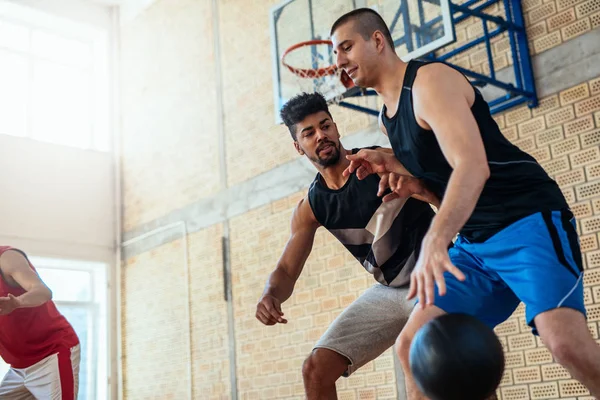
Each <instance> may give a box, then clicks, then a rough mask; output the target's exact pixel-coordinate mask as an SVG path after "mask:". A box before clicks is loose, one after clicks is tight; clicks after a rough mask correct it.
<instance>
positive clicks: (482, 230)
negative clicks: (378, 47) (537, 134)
mask: <svg viewBox="0 0 600 400" xmlns="http://www.w3.org/2000/svg"><path fill="white" fill-rule="evenodd" d="M438 62H440V61H435V60H433V61H422V60H411V61H410V62H409V63H408V64H407V67H406V71H405V74H404V79H403V83H402V90H401V92H400V98H399V100H398V110H397V111H396V113H395V114H394V115H393V116H388V115H386V111H387V109H386V108H385V107H384V109H383V113H382V114H383V115H382V118H381V120H382V122H383V124H384V126H385V128H386V130H387V133H388V137H389V140H390V143H391V145H392V148H393V150H394V154H395V156H396V158H397V159H398V160H400V162H401V163H402V164H403V165H404V167H405V168H406V169H407V170H408V171H409V172H410V173H411V174H412V175H413V176H415V177H417V178H420V179H422V180H423V181H424V182H425V184H426V185H427V187H428V188H429V189H430V190H431V191H433V192H434V193H435V194H436V195H437V196H438V197H439V198H443V196H444V193H445V191H446V189H447V186H448V182H449V180H450V175H451V173H452V167H451V166H450V165H449V163H448V161H447V160H446V157H445V156H444V154H443V152H442V149H441V147H440V145H439V142H438V140H437V138H436V135H435V133H434V132H433V131H431V130H428V129H424V128H423V127H421V126H420V125H419V124H418V122H417V119H416V116H415V111H414V107H413V97H414V96H413V94H414V93H413V90H412V89H413V86H414V82H415V79H416V76H417V73H418V71H419V69H420V68H421V67H424V66H426V65H429V64H432V63H438ZM440 63H442V64H444V65H446V66H447V67H449V68H453V66H452V65H449V64H447V63H444V62H440ZM453 69H455V70H456V68H453ZM458 72H460V71H458ZM462 76H463V77H464V78H465V79H466V77H465V76H464V74H462ZM467 82H468V79H467ZM470 85H471V87H472V88H473V91H474V92H475V98H474V100H473V104H472V105H471V107H470V111H471V113H472V115H473V117H474V119H475V122H476V123H477V127H478V130H479V134H480V136H481V140H482V142H483V146H484V149H485V152H486V157H487V160H488V166H489V169H490V177H489V179H488V180H487V181H486V184H485V186H484V188H483V190H482V192H481V195H480V196H479V199H478V202H477V204H476V206H475V209H474V210H473V213H472V214H471V216H470V218H469V220H468V221H467V222H466V224H465V226H464V227H463V229H462V230H461V232H460V233H461V234H462V235H463V236H465V237H467V238H468V239H470V240H472V241H485V240H486V239H487V238H489V237H491V236H492V235H494V234H495V233H497V232H498V231H500V230H501V229H503V228H504V227H506V226H508V225H510V224H511V223H513V222H515V221H517V220H519V219H521V218H523V217H525V216H527V215H531V214H533V213H536V212H540V211H548V210H560V209H563V208H566V207H567V203H566V201H565V199H564V196H563V195H562V192H561V191H560V188H559V187H558V185H557V184H556V182H554V181H553V180H552V179H551V178H550V177H549V176H548V174H547V173H546V171H545V170H544V169H543V168H542V167H541V166H540V165H539V163H538V162H537V161H536V160H535V159H534V158H533V157H532V156H531V155H530V154H528V153H526V152H524V151H522V150H521V149H519V148H518V147H517V146H515V145H514V144H513V143H511V142H510V141H509V140H508V139H506V137H505V136H504V135H503V134H502V132H501V131H500V128H499V127H498V124H497V123H496V121H495V120H494V118H493V117H492V115H491V113H490V108H489V105H488V104H487V102H486V101H485V99H484V98H483V96H482V94H481V92H480V91H479V90H478V89H477V88H476V87H475V86H473V85H472V84H470Z"/></svg>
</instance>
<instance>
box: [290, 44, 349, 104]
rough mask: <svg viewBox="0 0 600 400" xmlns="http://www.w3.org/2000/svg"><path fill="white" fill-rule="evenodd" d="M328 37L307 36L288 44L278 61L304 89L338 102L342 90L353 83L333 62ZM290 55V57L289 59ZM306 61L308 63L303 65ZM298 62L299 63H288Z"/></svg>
mask: <svg viewBox="0 0 600 400" xmlns="http://www.w3.org/2000/svg"><path fill="white" fill-rule="evenodd" d="M332 50H333V43H332V42H331V40H322V39H315V40H308V41H306V42H300V43H297V44H295V45H292V46H291V47H289V48H288V49H287V50H286V51H285V52H284V53H283V55H282V56H281V63H282V64H283V65H284V66H285V67H286V68H287V69H288V70H289V71H290V72H291V73H292V74H294V75H296V77H297V78H298V82H297V83H298V85H299V86H300V88H301V89H302V90H303V91H304V92H320V93H321V94H322V95H323V96H325V98H326V99H327V101H328V102H330V103H339V102H340V101H341V100H342V98H343V94H344V93H345V92H346V90H348V89H351V88H353V87H354V82H353V81H352V78H350V76H348V74H347V73H346V71H344V70H342V69H340V68H338V67H337V65H335V61H334V60H335V55H334V54H333V51H332ZM290 59H291V60H290ZM307 61H309V62H310V66H304V65H306V63H307ZM292 63H293V64H294V65H302V66H292Z"/></svg>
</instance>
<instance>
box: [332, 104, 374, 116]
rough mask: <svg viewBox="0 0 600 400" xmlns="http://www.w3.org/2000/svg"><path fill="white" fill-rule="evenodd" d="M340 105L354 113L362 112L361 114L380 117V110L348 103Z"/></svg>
mask: <svg viewBox="0 0 600 400" xmlns="http://www.w3.org/2000/svg"><path fill="white" fill-rule="evenodd" d="M338 105H339V106H341V107H345V108H349V109H351V110H354V111H360V112H364V113H366V114H369V115H375V116H379V111H378V110H373V109H371V108H367V107H363V106H357V105H356V104H352V103H348V102H346V101H340V103H339V104H338Z"/></svg>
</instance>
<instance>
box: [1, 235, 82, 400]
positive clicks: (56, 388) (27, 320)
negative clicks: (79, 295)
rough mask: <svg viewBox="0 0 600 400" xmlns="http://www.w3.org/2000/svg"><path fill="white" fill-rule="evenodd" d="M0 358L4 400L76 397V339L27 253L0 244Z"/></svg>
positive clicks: (77, 355)
mask: <svg viewBox="0 0 600 400" xmlns="http://www.w3.org/2000/svg"><path fill="white" fill-rule="evenodd" d="M0 356H1V357H2V359H3V360H4V361H5V362H6V363H7V364H9V365H10V370H9V371H8V373H7V374H6V375H5V376H4V379H3V380H2V383H1V384H0V398H1V399H7V400H17V399H19V400H21V399H48V400H66V399H68V400H73V399H75V398H76V397H77V389H78V381H79V379H78V375H79V360H80V354H79V339H78V337H77V334H76V333H75V331H74V330H73V327H72V326H71V324H70V323H69V322H68V321H67V319H66V318H65V317H64V316H63V315H62V314H61V313H60V312H59V311H58V310H57V308H56V305H55V304H54V302H53V301H52V292H51V291H50V289H49V288H48V287H47V286H46V285H45V284H44V282H42V280H41V279H40V277H39V275H38V274H37V272H36V270H35V268H34V267H33V265H31V263H30V262H29V259H28V258H27V255H26V254H25V253H24V252H22V251H21V250H18V249H14V248H11V247H9V246H0Z"/></svg>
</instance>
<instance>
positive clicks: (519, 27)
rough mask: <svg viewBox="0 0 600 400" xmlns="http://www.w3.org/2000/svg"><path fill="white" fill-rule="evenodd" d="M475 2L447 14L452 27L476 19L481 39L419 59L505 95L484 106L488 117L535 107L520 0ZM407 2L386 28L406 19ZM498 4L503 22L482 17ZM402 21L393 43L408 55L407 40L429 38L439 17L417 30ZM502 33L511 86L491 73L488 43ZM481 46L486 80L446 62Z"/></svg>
mask: <svg viewBox="0 0 600 400" xmlns="http://www.w3.org/2000/svg"><path fill="white" fill-rule="evenodd" d="M421 1H427V2H430V3H433V4H438V5H439V0H419V2H421ZM479 1H480V0H468V1H467V2H465V3H463V4H461V5H458V4H454V3H452V2H450V12H451V13H452V25H453V27H454V26H455V25H456V24H458V23H459V22H461V21H463V20H465V19H466V18H469V17H474V18H478V19H480V20H481V23H482V25H483V36H482V37H479V38H475V39H472V40H470V41H468V42H466V43H464V44H462V45H461V46H460V47H458V48H456V49H454V50H452V51H449V52H447V53H445V54H443V55H440V56H436V55H435V54H434V53H431V54H429V55H427V56H425V57H423V58H426V59H429V60H436V61H443V62H445V63H447V64H449V65H451V66H452V67H454V68H456V69H457V70H458V71H460V72H462V73H463V74H464V75H466V76H467V77H468V78H470V79H471V82H472V83H473V84H474V85H476V86H486V85H490V86H495V87H497V88H500V89H502V90H504V91H506V95H504V96H502V97H499V98H497V99H493V100H491V101H489V102H488V104H489V106H490V111H491V112H492V114H496V113H499V112H502V111H504V110H506V109H508V108H511V107H514V106H516V105H519V104H523V103H527V105H528V106H529V107H530V108H533V107H536V106H537V105H538V97H537V93H536V89H535V80H534V76H533V69H532V64H531V58H530V55H529V43H528V40H527V32H526V30H525V24H524V18H523V10H522V8H521V0H487V1H486V2H484V3H483V4H480V5H478V6H476V7H472V6H473V5H474V4H476V3H478V2H479ZM407 2H408V0H400V5H399V8H398V11H397V12H396V15H395V16H394V19H393V21H392V24H391V26H390V27H391V28H393V27H395V26H396V24H397V23H398V20H399V19H400V17H404V16H406V15H407V13H406V12H403V11H404V10H405V9H406V8H407V7H408V3H407ZM500 2H502V4H503V5H504V12H505V18H502V17H499V16H496V15H490V14H486V13H485V12H484V10H485V9H486V8H487V7H489V6H491V5H494V4H496V3H500ZM406 19H407V18H406V17H404V20H403V22H404V27H405V32H404V36H403V37H401V38H398V39H396V40H395V41H394V43H395V45H396V46H399V45H401V44H406V46H407V48H408V50H409V51H410V50H411V48H412V40H409V39H410V38H412V35H413V34H416V36H417V37H420V36H421V35H423V36H427V35H431V34H432V29H434V28H433V26H434V25H435V24H436V23H439V22H440V21H441V17H439V18H437V19H433V20H431V21H429V22H428V23H426V24H423V23H422V24H421V26H420V27H416V26H413V25H411V24H410V23H409V21H406ZM421 22H422V21H421ZM488 22H491V23H494V24H496V25H497V27H496V28H495V29H493V30H491V31H490V30H489V29H488V26H487V23H488ZM503 32H507V33H508V38H509V42H510V51H511V57H512V61H513V71H514V76H515V81H514V84H513V83H512V82H503V81H500V80H499V79H497V77H496V72H497V71H495V69H494V62H493V55H492V46H491V42H490V39H491V38H493V37H495V36H498V35H500V34H501V33H503ZM481 43H485V47H486V54H487V59H488V60H487V61H488V66H489V70H490V74H489V76H486V75H483V74H480V73H477V72H474V71H471V70H468V69H466V68H462V67H459V66H457V65H453V64H452V63H451V62H449V61H448V60H449V59H450V58H452V57H454V56H456V55H457V54H460V53H462V52H464V51H466V50H469V49H471V48H473V47H475V46H477V45H479V44H481ZM373 95H377V93H375V91H373V90H359V91H351V92H349V93H348V94H347V95H346V97H347V98H351V97H357V96H373ZM339 105H340V106H342V107H346V108H350V109H353V110H356V111H360V112H365V113H367V114H370V115H379V111H378V110H373V109H370V108H366V107H362V106H358V105H355V104H352V103H348V102H345V101H342V102H341V103H340V104H339Z"/></svg>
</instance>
